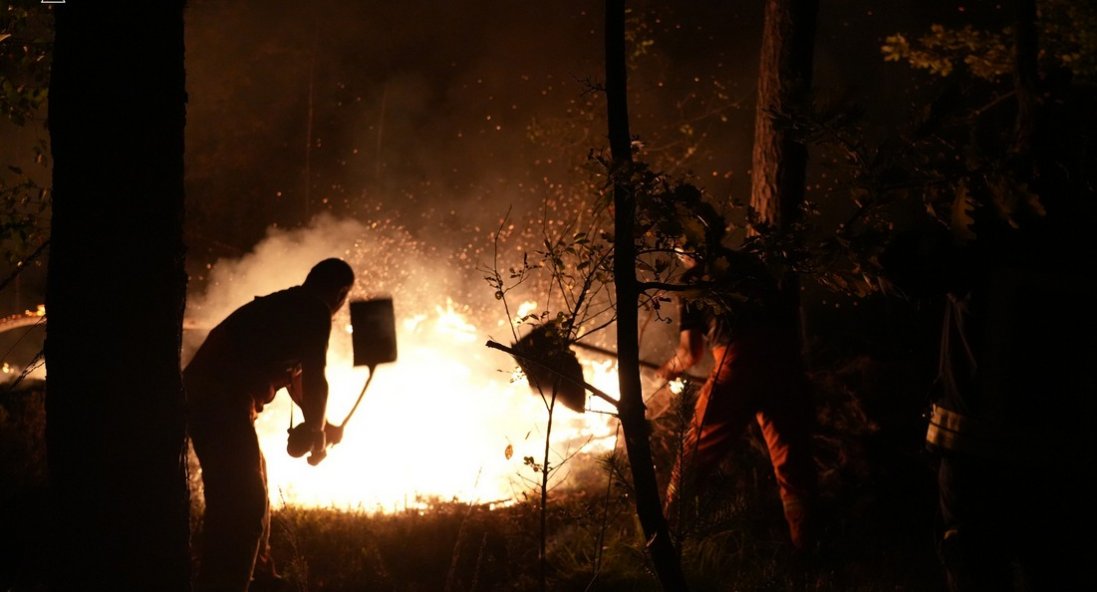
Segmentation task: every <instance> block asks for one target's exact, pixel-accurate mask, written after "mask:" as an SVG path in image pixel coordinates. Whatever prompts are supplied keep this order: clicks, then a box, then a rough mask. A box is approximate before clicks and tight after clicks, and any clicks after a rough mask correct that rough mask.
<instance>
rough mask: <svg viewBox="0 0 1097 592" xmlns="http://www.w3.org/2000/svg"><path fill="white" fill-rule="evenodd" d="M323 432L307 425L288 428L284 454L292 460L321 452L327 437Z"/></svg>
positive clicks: (325, 444)
mask: <svg viewBox="0 0 1097 592" xmlns="http://www.w3.org/2000/svg"><path fill="white" fill-rule="evenodd" d="M328 425H331V424H328ZM324 432H325V430H323V429H321V430H317V429H315V427H314V426H312V425H311V424H307V423H302V424H300V425H298V426H297V427H294V428H290V430H289V441H288V442H287V443H286V452H288V453H289V455H290V456H292V457H294V458H300V457H302V456H304V455H305V454H307V453H309V452H311V453H312V454H314V455H315V454H316V453H317V451H323V450H324V449H325V448H326V447H327V436H326V434H325V433H324ZM340 437H342V434H340Z"/></svg>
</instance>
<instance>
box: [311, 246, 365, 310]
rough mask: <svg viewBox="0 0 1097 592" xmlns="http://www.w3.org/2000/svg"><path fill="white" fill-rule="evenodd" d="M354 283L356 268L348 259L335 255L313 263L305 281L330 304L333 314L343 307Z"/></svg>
mask: <svg viewBox="0 0 1097 592" xmlns="http://www.w3.org/2000/svg"><path fill="white" fill-rule="evenodd" d="M353 285H354V270H353V269H351V268H350V265H348V264H347V262H346V261H343V260H342V259H336V258H334V257H332V258H331V259H324V260H323V261H321V262H319V263H317V264H316V265H313V266H312V269H310V270H309V274H308V276H307V277H305V283H304V286H305V287H306V288H309V289H310V290H312V291H313V292H314V293H315V294H316V295H317V296H319V297H320V299H321V300H323V301H324V302H325V303H326V304H327V305H328V308H330V309H331V312H332V314H335V311H337V310H339V309H340V308H342V306H343V303H344V302H346V300H347V294H349V293H350V289H351V287H352V286H353Z"/></svg>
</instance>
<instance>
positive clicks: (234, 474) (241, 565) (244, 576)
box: [191, 417, 267, 592]
mask: <svg viewBox="0 0 1097 592" xmlns="http://www.w3.org/2000/svg"><path fill="white" fill-rule="evenodd" d="M191 437H192V440H193V442H194V450H195V453H196V454H197V455H198V460H199V463H200V465H201V468H202V483H203V489H204V492H205V499H206V513H205V516H204V519H203V548H202V554H201V558H202V559H201V565H200V566H199V573H198V581H197V590H198V591H199V592H204V591H211V592H212V591H221V592H224V591H242V592H243V591H246V590H247V589H248V586H249V584H250V581H251V575H252V570H253V568H254V565H255V558H256V553H257V551H258V549H259V544H260V539H261V538H262V536H263V531H264V516H265V514H266V511H267V490H266V482H265V479H264V474H263V470H262V457H261V453H260V451H259V442H258V439H257V437H256V435H255V427H254V425H253V424H252V422H251V420H250V419H249V418H246V417H242V418H233V419H231V420H220V421H210V422H204V423H199V424H198V425H193V424H192V429H191Z"/></svg>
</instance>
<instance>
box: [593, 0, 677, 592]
mask: <svg viewBox="0 0 1097 592" xmlns="http://www.w3.org/2000/svg"><path fill="white" fill-rule="evenodd" d="M606 97H607V115H608V119H609V142H610V150H611V152H612V160H613V165H612V166H613V170H612V171H611V174H612V176H613V179H614V182H613V205H614V236H615V238H614V245H613V249H614V250H613V273H614V284H615V289H616V295H617V361H618V380H619V386H620V389H621V399H620V404H619V405H618V415H619V416H620V418H621V429H622V431H623V432H624V435H625V450H626V451H627V452H628V459H629V466H630V468H631V471H632V484H633V487H634V489H635V492H636V497H635V500H636V515H637V516H638V517H639V519H640V525H641V527H642V528H643V530H644V537H645V538H646V540H647V547H648V550H649V551H650V552H651V559H652V564H653V565H654V567H655V571H656V573H657V574H658V576H659V581H660V582H661V583H662V585H663V589H664V590H673V591H675V592H678V591H683V592H684V591H685V590H686V589H687V588H686V582H685V577H684V576H683V574H682V568H681V563H680V561H679V556H678V551H677V549H675V547H674V544H673V542H672V541H671V540H670V532H669V529H668V528H667V522H666V519H665V518H664V517H663V508H662V503H661V502H660V499H659V486H658V483H657V482H656V479H655V467H654V463H653V461H652V456H651V441H650V440H649V437H648V425H647V420H646V418H645V417H644V400H643V392H642V387H641V384H640V349H639V326H638V318H637V311H638V305H639V286H638V284H637V281H636V267H635V266H636V244H635V242H634V241H635V217H636V199H635V194H634V192H633V187H632V185H631V182H630V180H629V169H630V168H631V165H632V148H631V144H632V139H631V136H630V134H629V126H628V102H627V84H626V69H625V2H624V0H607V1H606Z"/></svg>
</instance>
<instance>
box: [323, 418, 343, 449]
mask: <svg viewBox="0 0 1097 592" xmlns="http://www.w3.org/2000/svg"><path fill="white" fill-rule="evenodd" d="M324 437H325V438H327V442H328V446H334V445H336V444H338V443H340V442H342V441H343V426H337V425H332V424H331V423H328V424H326V425H325V426H324Z"/></svg>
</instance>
